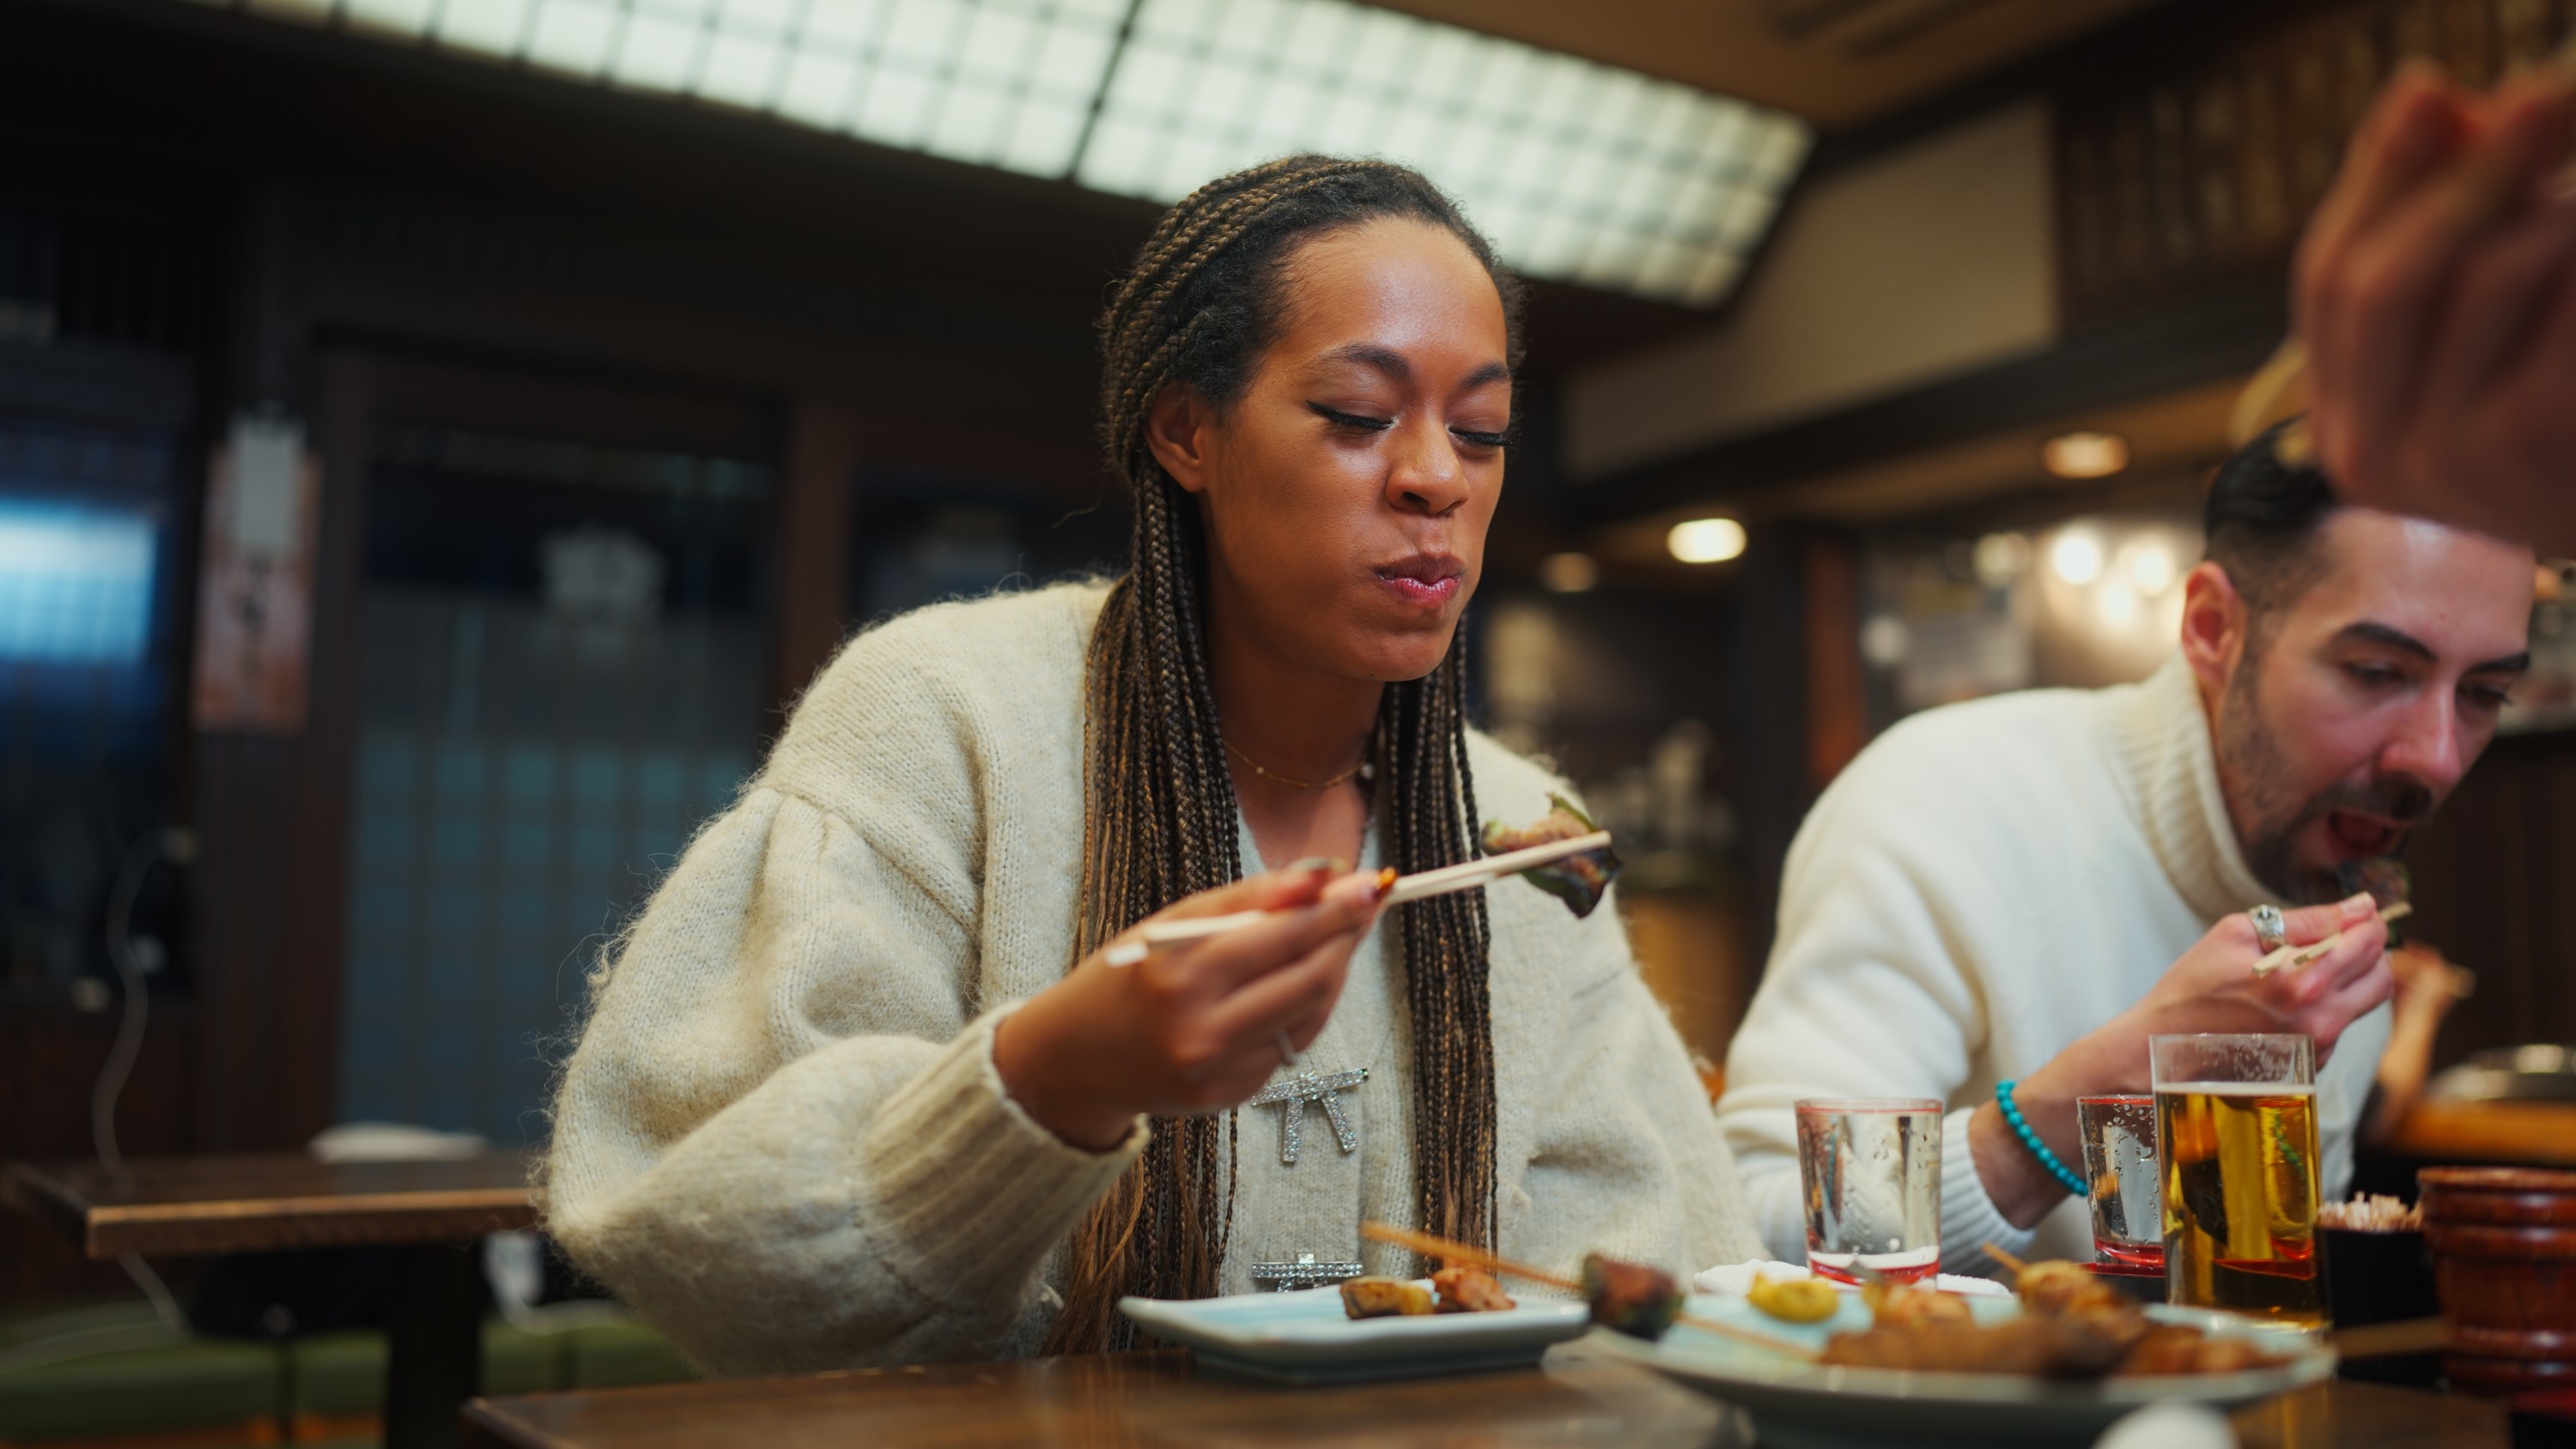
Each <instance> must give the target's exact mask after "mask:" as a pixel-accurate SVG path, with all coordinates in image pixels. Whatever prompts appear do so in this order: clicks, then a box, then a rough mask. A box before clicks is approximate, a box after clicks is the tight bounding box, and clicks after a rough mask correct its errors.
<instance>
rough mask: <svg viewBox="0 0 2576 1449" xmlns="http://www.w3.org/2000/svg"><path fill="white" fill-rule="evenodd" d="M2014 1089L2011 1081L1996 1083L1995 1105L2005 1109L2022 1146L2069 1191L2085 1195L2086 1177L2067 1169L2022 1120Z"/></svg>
mask: <svg viewBox="0 0 2576 1449" xmlns="http://www.w3.org/2000/svg"><path fill="white" fill-rule="evenodd" d="M2012 1089H2013V1084H2012V1083H2010V1082H1997V1083H1995V1105H1996V1106H1998V1107H2001V1108H2003V1109H2004V1121H2005V1122H2006V1123H2007V1124H2009V1125H2010V1126H2011V1127H2012V1130H2013V1135H2014V1136H2015V1137H2018V1138H2020V1139H2021V1145H2022V1146H2024V1147H2027V1148H2029V1149H2030V1155H2031V1156H2033V1157H2036V1158H2038V1159H2039V1165H2040V1166H2042V1167H2045V1168H2047V1169H2048V1175H2049V1176H2051V1177H2053V1178H2056V1179H2057V1181H2058V1182H2059V1184H2060V1185H2062V1186H2063V1187H2064V1188H2065V1189H2066V1190H2067V1191H2068V1192H2071V1193H2073V1194H2075V1195H2076V1196H2077V1197H2082V1196H2084V1179H2082V1178H2080V1177H2077V1176H2076V1175H2075V1174H2074V1173H2072V1172H2069V1171H2067V1170H2066V1164H2065V1163H2063V1162H2060V1161H2058V1160H2057V1154H2056V1153H2054V1152H2051V1151H2049V1150H2048V1144H2047V1143H2045V1142H2042V1141H2040V1140H2039V1134H2038V1133H2037V1132H2034V1131H2032V1130H2031V1126H2030V1124H2029V1123H2028V1122H2025V1121H2023V1120H2022V1115H2021V1109H2020V1108H2019V1107H2016V1106H2014V1105H2013V1099H2012Z"/></svg>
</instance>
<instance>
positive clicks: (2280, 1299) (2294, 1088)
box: [2147, 1036, 2326, 1329]
mask: <svg viewBox="0 0 2576 1449" xmlns="http://www.w3.org/2000/svg"><path fill="white" fill-rule="evenodd" d="M2147 1051H2148V1054H2149V1057H2150V1058H2151V1060H2152V1062H2153V1066H2154V1073H2155V1089H2156V1156H2157V1158H2158V1159H2159V1160H2161V1161H2162V1162H2163V1164H2164V1225H2165V1298H2166V1301H2168V1302H2171V1303H2177V1304H2182V1305H2184V1306H2187V1307H2192V1308H2224V1309H2229V1310H2231V1311H2233V1312H2237V1313H2243V1314H2246V1315H2249V1316H2251V1317H2254V1318H2259V1319H2264V1320H2267V1321H2269V1322H2271V1323H2275V1324H2278V1325H2280V1326H2282V1327H2285V1328H2300V1329H2312V1328H2322V1327H2324V1326H2325V1323H2326V1295H2325V1274H2324V1265H2323V1263H2322V1262H2321V1261H2320V1260H2319V1258H2318V1256H2317V1193H2318V1181H2317V1171H2318V1157H2317V1086H2316V1083H2317V1074H2316V1043H2315V1042H2313V1041H2312V1040H2310V1039H2309V1038H2307V1037H2304V1036H2159V1037H2151V1038H2149V1039H2148V1042H2147Z"/></svg>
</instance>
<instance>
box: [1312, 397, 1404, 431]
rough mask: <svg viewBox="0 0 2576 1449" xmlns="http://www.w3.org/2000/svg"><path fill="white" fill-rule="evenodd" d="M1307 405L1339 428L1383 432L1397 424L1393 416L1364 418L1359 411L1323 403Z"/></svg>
mask: <svg viewBox="0 0 2576 1449" xmlns="http://www.w3.org/2000/svg"><path fill="white" fill-rule="evenodd" d="M1306 406H1308V407H1310V408H1313V409H1314V410H1315V415H1316V416H1317V417H1320V418H1322V419H1323V420H1324V421H1326V422H1328V423H1331V424H1332V425H1333V426H1334V427H1337V428H1356V429H1358V430H1359V431H1361V432H1364V433H1383V432H1385V431H1386V430H1387V429H1389V428H1391V427H1394V426H1395V420H1394V419H1393V418H1364V417H1361V416H1360V415H1359V414H1357V413H1346V412H1343V411H1342V410H1341V409H1339V408H1328V407H1326V406H1324V405H1323V404H1322V403H1308V404H1306Z"/></svg>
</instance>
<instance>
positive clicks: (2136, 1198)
mask: <svg viewBox="0 0 2576 1449" xmlns="http://www.w3.org/2000/svg"><path fill="white" fill-rule="evenodd" d="M2075 1121H2076V1125H2077V1127H2078V1128H2079V1129H2081V1130H2082V1132H2083V1134H2084V1181H2085V1184H2086V1186H2087V1188H2088V1189H2089V1190H2090V1191H2089V1196H2090V1197H2091V1198H2092V1202H2093V1252H2094V1255H2095V1256H2096V1257H2098V1258H2100V1259H2101V1260H2102V1261H2103V1262H2105V1263H2116V1264H2118V1265H2120V1266H2122V1267H2126V1268H2153V1269H2156V1270H2157V1271H2159V1272H2161V1271H2163V1269H2164V1266H2165V1220H2164V1206H2163V1194H2162V1193H2160V1192H2158V1191H2157V1185H2156V1176H2157V1174H2156V1099H2155V1098H2153V1097H2078V1098H2076V1099H2075Z"/></svg>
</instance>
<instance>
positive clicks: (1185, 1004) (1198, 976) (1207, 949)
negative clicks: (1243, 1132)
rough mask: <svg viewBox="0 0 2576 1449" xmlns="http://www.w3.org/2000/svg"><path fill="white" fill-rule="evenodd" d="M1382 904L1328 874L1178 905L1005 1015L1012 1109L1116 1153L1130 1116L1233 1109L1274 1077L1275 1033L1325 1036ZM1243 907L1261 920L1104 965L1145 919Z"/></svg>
mask: <svg viewBox="0 0 2576 1449" xmlns="http://www.w3.org/2000/svg"><path fill="white" fill-rule="evenodd" d="M1381 903H1382V893H1381V888H1380V886H1379V882H1378V879H1377V877H1375V876H1370V875H1344V874H1339V873H1337V872H1336V871H1335V869H1334V868H1333V867H1332V866H1330V865H1317V866H1308V867H1292V868H1291V869H1288V870H1283V871H1274V872H1272V873H1270V874H1268V875H1259V876H1253V877H1251V878H1249V879H1247V880H1242V881H1238V882H1236V883H1234V884H1233V885H1230V886H1223V887H1220V888H1218V889H1216V890H1211V891H1203V892H1201V893H1199V894H1198V895H1195V896H1191V897H1189V898H1188V899H1186V900H1182V901H1179V902H1176V903H1175V904H1173V905H1171V906H1169V907H1166V908H1165V909H1164V910H1162V911H1159V912H1156V913H1155V914H1154V915H1152V916H1149V917H1147V918H1146V921H1145V922H1139V923H1138V925H1137V926H1136V927H1131V928H1130V929H1129V930H1128V931H1126V932H1123V933H1121V936H1120V938H1119V940H1118V941H1115V942H1113V943H1111V945H1110V946H1109V947H1106V948H1104V949H1103V950H1101V951H1096V952H1094V953H1093V954H1092V955H1091V956H1090V957H1089V958H1088V959H1086V960H1084V961H1083V962H1082V963H1081V964H1080V965H1078V966H1076V967H1075V968H1074V969H1073V970H1072V971H1071V972H1069V973H1067V975H1066V976H1065V978H1064V979H1063V980H1062V981H1059V982H1057V983H1056V984H1055V985H1053V986H1050V987H1048V988H1047V989H1046V990H1044V991H1041V992H1039V993H1038V994H1037V995H1036V996H1033V997H1031V998H1029V1000H1028V1001H1027V1002H1026V1003H1025V1004H1023V1005H1022V1006H1021V1007H1020V1008H1019V1009H1018V1010H1017V1011H1014V1012H1012V1013H1011V1014H1010V1015H1009V1016H1008V1017H1005V1018H1004V1019H1003V1021H1002V1023H1001V1025H1000V1026H999V1027H998V1028H997V1029H996V1030H995V1032H994V1035H993V1066H994V1069H995V1070H996V1071H997V1072H999V1073H1000V1075H1001V1078H1002V1084H1003V1086H1004V1087H1005V1088H1007V1089H1008V1090H1009V1092H1010V1094H1011V1098H1012V1100H1013V1101H1016V1102H1018V1103H1019V1104H1020V1107H1021V1108H1022V1110H1024V1111H1026V1112H1027V1113H1028V1114H1029V1115H1030V1116H1031V1117H1034V1118H1036V1119H1037V1120H1038V1121H1039V1122H1040V1123H1042V1124H1044V1125H1045V1126H1046V1127H1047V1128H1048V1130H1050V1131H1052V1132H1054V1133H1055V1134H1056V1135H1057V1136H1059V1137H1062V1138H1063V1139H1064V1140H1065V1141H1067V1142H1069V1143H1072V1144H1073V1145H1075V1146H1077V1147H1082V1148H1086V1149H1089V1150H1092V1151H1102V1150H1105V1149H1107V1148H1109V1147H1112V1146H1115V1145H1116V1144H1117V1143H1118V1142H1119V1140H1120V1139H1122V1138H1123V1137H1125V1136H1126V1134H1127V1131H1128V1128H1129V1126H1130V1124H1132V1123H1133V1122H1134V1120H1135V1119H1136V1118H1137V1117H1138V1116H1139V1115H1146V1116H1183V1115H1188V1114H1192V1113H1200V1112H1212V1111H1218V1110H1221V1109H1223V1108H1226V1107H1230V1106H1233V1105H1235V1104H1236V1103H1239V1102H1241V1101H1242V1100H1243V1099H1244V1098H1246V1097H1249V1096H1251V1095H1252V1094H1253V1093H1254V1092H1257V1091H1259V1090H1260V1089H1261V1087H1262V1084H1263V1083H1265V1082H1267V1081H1268V1080H1269V1079H1270V1077H1271V1075H1272V1074H1273V1073H1275V1072H1276V1071H1277V1070H1278V1069H1279V1067H1280V1065H1281V1058H1280V1052H1279V1038H1280V1037H1281V1036H1282V1035H1283V1034H1284V1035H1285V1036H1286V1037H1287V1039H1288V1040H1289V1041H1290V1042H1291V1043H1292V1044H1293V1045H1294V1046H1295V1047H1296V1049H1297V1050H1299V1051H1304V1050H1305V1049H1306V1047H1307V1045H1308V1044H1309V1043H1311V1042H1312V1041H1313V1040H1314V1039H1315V1037H1316V1035H1317V1034H1318V1033H1320V1032H1322V1031H1323V1029H1324V1023H1325V1021H1326V1020H1327V1019H1328V1018H1330V1017H1331V1015H1332V1011H1333V1004H1334V1003H1335V1002H1336V1001H1338V1000H1340V999H1341V994H1342V983H1343V981H1344V979H1345V977H1346V975H1347V973H1348V972H1349V970H1350V962H1351V952H1352V951H1353V950H1354V949H1355V948H1356V947H1357V946H1358V945H1359V943H1360V940H1361V938H1362V937H1364V936H1366V935H1367V934H1368V931H1369V928H1370V927H1371V926H1372V925H1374V924H1375V923H1376V921H1377V915H1378V910H1379V907H1380V905H1381ZM1247 911H1258V912H1264V913H1266V914H1264V915H1263V916H1262V917H1261V918H1260V919H1258V920H1255V921H1253V922H1251V923H1249V924H1246V925H1244V926H1242V927H1240V928H1238V929H1235V930H1230V931H1227V932H1226V933H1224V934H1223V935H1219V936H1211V937H1208V938H1206V939H1204V940H1198V941H1190V942H1185V943H1181V944H1178V945H1175V946H1170V947H1166V948H1164V949H1162V950H1158V951H1155V952H1153V953H1151V954H1150V955H1148V956H1145V957H1143V958H1142V959H1136V960H1132V961H1130V962H1129V963H1128V964H1124V965H1116V964H1112V961H1111V959H1110V957H1111V955H1112V953H1113V952H1115V951H1116V948H1117V946H1118V945H1119V944H1122V943H1127V942H1132V940H1133V939H1134V938H1135V937H1136V936H1137V933H1138V932H1139V931H1140V930H1141V929H1142V927H1143V926H1144V925H1145V924H1147V923H1148V922H1154V921H1170V920H1182V919H1190V918H1195V917H1202V916H1216V915H1231V914H1234V913H1237V912H1247ZM1122 956H1123V953H1122Z"/></svg>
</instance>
